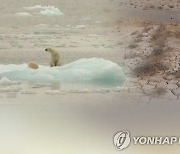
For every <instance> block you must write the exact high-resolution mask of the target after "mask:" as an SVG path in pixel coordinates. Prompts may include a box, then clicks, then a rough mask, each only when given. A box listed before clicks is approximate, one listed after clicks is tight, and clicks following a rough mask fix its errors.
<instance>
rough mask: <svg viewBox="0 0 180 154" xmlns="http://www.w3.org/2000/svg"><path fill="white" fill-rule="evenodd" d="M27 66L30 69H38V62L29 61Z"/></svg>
mask: <svg viewBox="0 0 180 154" xmlns="http://www.w3.org/2000/svg"><path fill="white" fill-rule="evenodd" d="M28 67H29V68H32V69H38V68H39V66H38V64H37V63H35V62H30V63H29V64H28Z"/></svg>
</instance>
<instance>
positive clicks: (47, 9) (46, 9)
mask: <svg viewBox="0 0 180 154" xmlns="http://www.w3.org/2000/svg"><path fill="white" fill-rule="evenodd" d="M24 8H25V9H27V10H37V9H38V10H40V12H39V14H42V15H47V16H58V15H63V13H62V12H61V11H60V9H59V8H57V7H55V6H50V5H47V6H41V5H35V6H32V7H24Z"/></svg>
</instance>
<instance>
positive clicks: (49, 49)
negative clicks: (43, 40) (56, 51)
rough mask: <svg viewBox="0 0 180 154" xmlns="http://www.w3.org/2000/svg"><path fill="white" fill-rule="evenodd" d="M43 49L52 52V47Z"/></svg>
mask: <svg viewBox="0 0 180 154" xmlns="http://www.w3.org/2000/svg"><path fill="white" fill-rule="evenodd" d="M45 51H47V52H52V51H53V49H52V48H46V49H45Z"/></svg>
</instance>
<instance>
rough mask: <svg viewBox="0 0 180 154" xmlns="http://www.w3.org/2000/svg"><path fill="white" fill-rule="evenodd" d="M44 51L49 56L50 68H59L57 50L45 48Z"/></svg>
mask: <svg viewBox="0 0 180 154" xmlns="http://www.w3.org/2000/svg"><path fill="white" fill-rule="evenodd" d="M45 51H47V52H49V53H50V54H51V62H50V66H51V67H54V66H61V62H60V54H59V53H58V51H57V50H55V49H52V48H46V49H45Z"/></svg>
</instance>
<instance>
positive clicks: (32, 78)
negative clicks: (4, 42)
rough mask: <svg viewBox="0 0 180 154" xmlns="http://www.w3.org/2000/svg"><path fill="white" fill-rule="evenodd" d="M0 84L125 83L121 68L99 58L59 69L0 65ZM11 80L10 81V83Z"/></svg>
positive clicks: (25, 65)
mask: <svg viewBox="0 0 180 154" xmlns="http://www.w3.org/2000/svg"><path fill="white" fill-rule="evenodd" d="M0 78H1V80H0V83H1V84H11V81H12V83H13V84H14V83H16V82H36V83H42V84H49V85H50V84H52V83H53V84H55V83H57V85H58V84H60V83H82V84H94V85H110V86H119V85H122V84H123V83H124V81H125V75H124V72H123V70H122V68H121V67H120V66H119V65H117V64H116V63H113V62H111V61H109V60H105V59H100V58H90V59H85V58H83V59H79V60H77V61H74V62H71V63H69V64H66V65H64V66H61V67H49V66H43V65H39V69H37V70H33V69H29V68H28V66H27V64H21V65H14V64H9V65H0ZM10 80H11V81H10Z"/></svg>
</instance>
